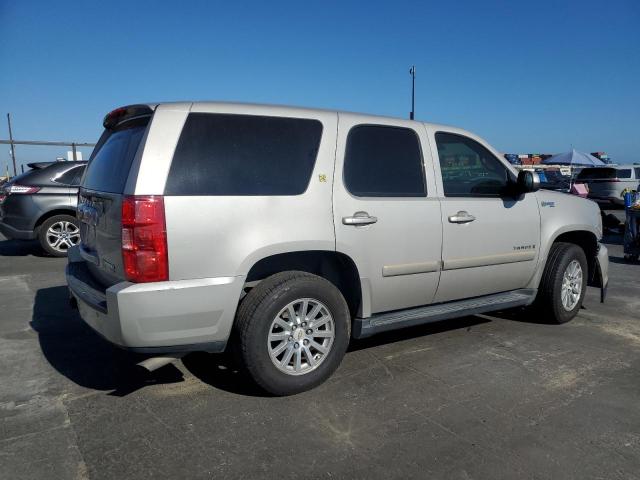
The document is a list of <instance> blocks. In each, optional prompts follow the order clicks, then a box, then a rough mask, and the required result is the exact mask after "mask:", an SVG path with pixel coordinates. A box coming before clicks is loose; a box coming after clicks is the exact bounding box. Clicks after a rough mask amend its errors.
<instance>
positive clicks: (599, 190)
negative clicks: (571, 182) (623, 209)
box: [576, 165, 640, 205]
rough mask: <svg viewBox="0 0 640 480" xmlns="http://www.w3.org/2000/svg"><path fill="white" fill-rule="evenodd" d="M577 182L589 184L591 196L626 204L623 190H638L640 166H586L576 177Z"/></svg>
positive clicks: (595, 198)
mask: <svg viewBox="0 0 640 480" xmlns="http://www.w3.org/2000/svg"><path fill="white" fill-rule="evenodd" d="M576 182H580V183H586V184H587V186H588V188H589V198H592V199H594V200H604V201H609V202H611V203H614V204H616V205H624V199H623V198H622V192H623V191H624V190H625V189H627V188H628V189H631V190H637V188H638V182H640V166H636V165H616V166H611V167H589V168H584V169H582V171H581V172H580V173H579V174H578V176H577V177H576Z"/></svg>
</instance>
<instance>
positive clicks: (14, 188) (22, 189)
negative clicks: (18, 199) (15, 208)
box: [9, 185, 40, 194]
mask: <svg viewBox="0 0 640 480" xmlns="http://www.w3.org/2000/svg"><path fill="white" fill-rule="evenodd" d="M38 190H40V187H28V186H26V185H11V186H10V187H9V193H18V194H19V193H22V194H29V193H36V192H37V191H38Z"/></svg>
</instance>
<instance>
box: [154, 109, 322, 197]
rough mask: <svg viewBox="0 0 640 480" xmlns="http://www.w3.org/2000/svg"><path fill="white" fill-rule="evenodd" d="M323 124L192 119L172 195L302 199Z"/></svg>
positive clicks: (168, 190)
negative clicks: (262, 196)
mask: <svg viewBox="0 0 640 480" xmlns="http://www.w3.org/2000/svg"><path fill="white" fill-rule="evenodd" d="M321 136H322V124H321V123H320V122H319V121H317V120H309V119H302V118H284V117H262V116H251V115H228V114H210V113H192V114H190V115H189V117H188V118H187V121H186V123H185V126H184V129H183V130H182V134H181V135H180V140H179V141H178V146H177V147H176V152H175V154H174V157H173V162H172V164H171V169H170V171H169V178H168V179H167V185H166V187H165V194H166V195H300V194H301V193H304V191H305V190H306V189H307V186H308V185H309V180H310V179H311V173H312V171H313V166H314V164H315V161H316V156H317V154H318V147H319V146H320V138H321Z"/></svg>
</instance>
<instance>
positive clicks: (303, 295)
mask: <svg viewBox="0 0 640 480" xmlns="http://www.w3.org/2000/svg"><path fill="white" fill-rule="evenodd" d="M350 320H351V317H350V314H349V308H348V307H347V303H346V302H345V300H344V297H343V296H342V294H341V293H340V291H339V290H338V289H337V288H336V287H335V286H334V285H333V284H332V283H330V282H329V281H327V280H325V279H324V278H322V277H318V276H316V275H312V274H309V273H305V272H295V271H291V272H282V273H277V274H275V275H273V276H271V277H269V278H267V279H265V280H263V281H262V282H260V283H259V284H258V286H257V287H255V288H254V289H252V290H251V291H250V292H249V293H248V294H247V296H246V297H245V298H244V299H243V301H242V304H241V305H240V308H239V309H238V314H237V316H236V322H235V326H234V328H235V334H236V335H235V337H236V340H237V342H238V345H237V346H238V347H239V353H240V360H241V361H242V363H243V365H244V367H245V368H246V370H247V371H248V372H249V374H250V375H251V377H252V378H253V379H254V380H255V382H256V383H257V384H258V385H259V386H260V387H262V388H263V389H264V390H266V391H267V392H269V393H271V394H274V395H292V394H295V393H299V392H303V391H305V390H309V389H311V388H313V387H315V386H317V385H319V384H321V383H322V382H324V381H325V380H326V379H327V378H328V377H329V376H330V375H331V374H332V373H333V372H334V371H335V370H336V368H338V365H340V362H341V361H342V358H343V357H344V354H345V352H346V350H347V346H348V344H349V337H350V326H351V321H350Z"/></svg>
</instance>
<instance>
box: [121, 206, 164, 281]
mask: <svg viewBox="0 0 640 480" xmlns="http://www.w3.org/2000/svg"><path fill="white" fill-rule="evenodd" d="M122 260H123V264H124V272H125V275H126V277H127V279H128V280H130V281H132V282H161V281H163V280H168V279H169V260H168V256H167V230H166V226H165V217H164V199H163V197H162V196H159V195H127V196H125V197H124V198H123V201H122Z"/></svg>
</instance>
